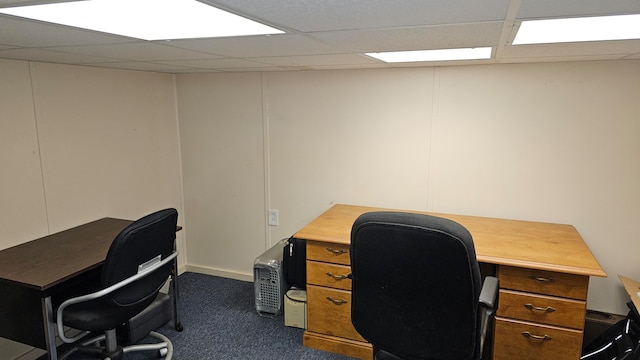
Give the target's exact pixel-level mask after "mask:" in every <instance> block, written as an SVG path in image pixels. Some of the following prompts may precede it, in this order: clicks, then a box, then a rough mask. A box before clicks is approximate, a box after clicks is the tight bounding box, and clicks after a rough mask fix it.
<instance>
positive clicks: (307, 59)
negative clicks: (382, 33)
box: [253, 54, 380, 66]
mask: <svg viewBox="0 0 640 360" xmlns="http://www.w3.org/2000/svg"><path fill="white" fill-rule="evenodd" d="M253 60H256V61H260V62H265V63H269V64H274V65H283V66H322V65H357V64H361V65H365V64H378V63H380V62H379V61H377V60H374V59H372V58H369V57H367V56H361V55H351V54H331V55H314V56H276V57H264V58H255V59H253Z"/></svg>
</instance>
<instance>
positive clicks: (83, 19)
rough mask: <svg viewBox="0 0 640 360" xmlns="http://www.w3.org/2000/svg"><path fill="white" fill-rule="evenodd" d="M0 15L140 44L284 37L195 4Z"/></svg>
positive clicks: (98, 0) (30, 9) (36, 9)
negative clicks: (90, 31) (166, 41)
mask: <svg viewBox="0 0 640 360" xmlns="http://www.w3.org/2000/svg"><path fill="white" fill-rule="evenodd" d="M0 13H3V14H8V15H14V16H19V17H25V18H30V19H35V20H40V21H46V22H51V23H57V24H62V25H68V26H74V27H79V28H84V29H89V30H95V31H101V32H106V33H110V34H116V35H123V36H129V37H134V38H138V39H144V40H169V39H193V38H209V37H226V36H248V35H268V34H281V33H283V31H280V30H278V29H274V28H272V27H269V26H266V25H263V24H260V23H258V22H255V21H253V20H249V19H246V18H243V17H241V16H238V15H235V14H232V13H229V12H226V11H223V10H220V9H218V8H215V7H213V6H209V5H207V4H204V3H201V2H199V1H196V0H86V1H71V2H63V3H52V4H44V5H32V6H20V7H11V8H0Z"/></svg>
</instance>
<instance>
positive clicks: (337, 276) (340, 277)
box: [327, 272, 349, 281]
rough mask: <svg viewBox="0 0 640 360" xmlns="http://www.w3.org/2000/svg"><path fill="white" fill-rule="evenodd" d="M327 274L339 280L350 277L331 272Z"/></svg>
mask: <svg viewBox="0 0 640 360" xmlns="http://www.w3.org/2000/svg"><path fill="white" fill-rule="evenodd" d="M327 276H328V277H330V278H332V279H333V280H337V281H341V280H344V279H348V278H349V275H334V274H332V273H330V272H328V273H327Z"/></svg>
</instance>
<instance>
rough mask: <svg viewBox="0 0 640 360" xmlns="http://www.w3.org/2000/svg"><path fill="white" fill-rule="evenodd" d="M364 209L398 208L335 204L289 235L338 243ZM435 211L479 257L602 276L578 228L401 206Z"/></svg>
mask: <svg viewBox="0 0 640 360" xmlns="http://www.w3.org/2000/svg"><path fill="white" fill-rule="evenodd" d="M370 211H404V210H392V209H382V208H372V207H363V206H353V205H342V204H336V205H334V206H333V207H331V208H330V209H329V210H327V211H326V212H325V213H324V214H322V215H320V216H319V217H318V218H316V219H315V220H313V221H312V222H311V223H309V224H308V225H307V226H305V227H304V228H302V229H301V230H300V231H298V232H297V233H296V234H295V235H294V236H295V237H296V238H300V239H305V240H315V241H323V242H332V243H340V244H349V242H350V241H351V227H352V225H353V223H354V221H355V220H356V218H357V217H358V216H360V215H361V214H363V213H365V212H370ZM406 212H415V213H422V214H429V215H433V216H439V217H443V218H447V219H450V220H453V221H456V222H458V223H460V224H462V225H463V226H464V227H466V228H467V229H468V230H469V232H471V235H472V236H473V241H474V244H475V248H476V256H477V258H478V261H479V262H484V263H490V264H498V265H508V266H516V267H523V268H529V269H539V270H547V271H558V272H563V273H568V274H578V275H587V276H600V277H606V276H607V274H606V273H605V272H604V270H602V268H601V267H600V265H599V264H598V261H597V260H596V258H595V257H594V256H593V254H592V253H591V250H589V247H588V246H587V244H585V242H584V241H583V240H582V238H581V237H580V234H578V232H577V231H576V229H575V228H574V227H573V226H571V225H561V224H548V223H540V222H531V221H519V220H506V219H495V218H486V217H477V216H465V215H451V214H439V213H428V212H421V211H406Z"/></svg>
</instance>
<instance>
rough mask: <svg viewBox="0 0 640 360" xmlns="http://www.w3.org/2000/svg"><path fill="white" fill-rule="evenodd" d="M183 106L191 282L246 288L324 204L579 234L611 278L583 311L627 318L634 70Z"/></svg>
mask: <svg viewBox="0 0 640 360" xmlns="http://www.w3.org/2000/svg"><path fill="white" fill-rule="evenodd" d="M177 92H178V98H179V101H178V103H179V122H180V126H181V129H182V130H183V131H182V132H181V142H182V146H183V154H182V155H183V165H184V168H183V172H184V179H185V190H184V191H185V194H189V195H185V210H186V214H187V223H188V225H189V239H188V241H187V249H188V263H189V264H192V259H193V258H192V256H196V257H197V259H198V261H197V263H194V265H197V267H196V268H195V269H197V270H198V271H204V272H208V273H214V274H227V275H229V276H233V277H239V278H246V279H250V276H251V271H252V263H253V260H254V259H255V257H256V256H258V255H259V254H260V253H262V252H263V251H264V250H265V248H266V247H267V246H268V245H267V244H274V243H275V242H276V241H278V240H279V239H281V238H284V237H288V236H290V235H291V234H293V233H294V232H295V231H296V230H298V229H299V228H301V227H302V226H304V225H305V224H306V223H308V222H309V221H311V220H312V219H313V218H314V217H315V216H317V215H319V214H320V213H321V212H323V211H324V210H326V209H327V208H328V207H330V206H331V204H333V203H353V204H362V205H374V206H383V207H391V208H408V209H422V210H428V211H439V212H450V213H462V214H471V215H481V216H495V217H505V218H516V219H525V220H536V221H546V222H556V223H568V224H572V225H574V226H575V227H576V228H577V230H578V232H579V233H580V234H581V235H582V236H583V238H584V239H585V241H586V242H587V244H588V245H589V246H590V248H591V249H592V251H593V252H594V254H595V255H596V257H597V258H598V260H599V261H600V263H601V264H602V266H603V267H604V269H605V271H607V273H608V274H609V278H608V279H593V280H592V282H591V292H590V294H589V307H590V308H594V309H599V310H605V311H612V312H616V313H625V312H626V308H625V305H624V304H625V302H626V296H625V295H624V292H623V290H622V288H621V286H620V285H619V282H618V279H617V274H618V273H620V274H626V275H627V276H630V277H635V278H640V270H639V269H638V267H637V261H636V259H635V255H636V254H638V253H640V241H639V240H640V239H639V235H638V226H637V223H638V222H637V220H636V219H637V218H639V217H640V188H639V187H638V185H637V184H638V183H640V161H638V156H639V155H640V136H639V135H640V121H638V119H640V105H638V101H637V96H638V94H640V62H638V61H626V62H625V61H619V62H588V63H580V62H575V63H557V64H556V63H549V64H518V65H515V64H514V65H485V66H464V67H447V68H411V69H387V70H349V71H324V72H281V73H278V72H275V73H264V74H262V75H257V74H210V75H206V76H200V75H179V76H178V83H177ZM225 94H226V95H225ZM186 99H189V100H188V102H187V100H186ZM186 129H188V131H185V130H186ZM261 132H262V133H263V137H262V138H260V136H259V134H260V133H261ZM234 146H237V147H240V148H242V149H243V150H239V149H237V148H234ZM261 147H264V152H263V153H261V150H260V149H261ZM222 154H224V155H222ZM233 154H240V159H243V160H242V161H240V162H236V161H235V160H234V158H233V157H234V155H233ZM236 156H237V155H236ZM261 156H262V157H264V159H265V161H264V163H263V164H259V163H258V159H259V158H260V157H261ZM248 159H251V161H249V160H248ZM212 168H215V169H212ZM260 171H262V173H260ZM233 174H237V175H238V176H234V175H233ZM260 188H264V191H265V194H264V197H262V196H261V194H259V189H260ZM247 194H252V195H251V196H250V197H251V198H252V200H250V201H248V200H247V196H245V195H247ZM209 200H215V201H209ZM236 201H237V202H236ZM225 207H230V210H229V213H227V214H226V216H225V214H224V213H225V210H224V209H225ZM243 208H244V209H245V211H246V214H247V216H245V217H244V220H245V221H244V222H241V223H240V224H239V223H238V221H237V220H236V219H234V217H235V216H236V215H238V214H243V213H244V211H243ZM260 208H262V209H263V211H262V213H259V212H260V211H259V210H260ZM269 208H272V209H277V210H279V214H280V225H279V226H276V227H269V226H266V225H265V223H266V222H265V217H266V209H269ZM195 212H197V213H198V215H196V216H194V217H192V214H194V213H195ZM265 228H266V234H265V235H264V236H262V232H263V231H264V229H265ZM541 251H544V249H541Z"/></svg>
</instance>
